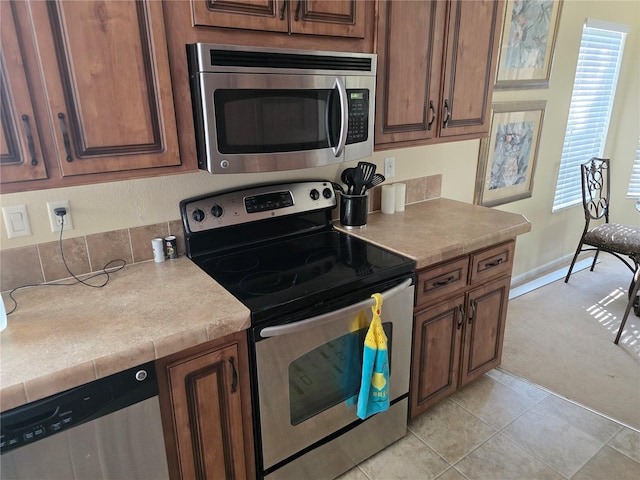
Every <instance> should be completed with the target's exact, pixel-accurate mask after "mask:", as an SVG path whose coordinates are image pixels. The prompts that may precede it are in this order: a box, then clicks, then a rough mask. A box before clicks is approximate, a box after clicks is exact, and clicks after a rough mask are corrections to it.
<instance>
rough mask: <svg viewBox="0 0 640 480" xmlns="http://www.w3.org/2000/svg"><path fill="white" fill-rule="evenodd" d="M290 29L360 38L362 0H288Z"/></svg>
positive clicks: (363, 14)
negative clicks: (293, 0) (292, 0)
mask: <svg viewBox="0 0 640 480" xmlns="http://www.w3.org/2000/svg"><path fill="white" fill-rule="evenodd" d="M288 4H289V8H290V9H291V10H292V11H291V13H290V14H289V24H290V30H291V33H306V34H311V35H329V36H332V37H350V38H364V36H365V5H366V2H363V1H362V0H342V1H335V0H333V1H331V0H297V1H295V2H288Z"/></svg>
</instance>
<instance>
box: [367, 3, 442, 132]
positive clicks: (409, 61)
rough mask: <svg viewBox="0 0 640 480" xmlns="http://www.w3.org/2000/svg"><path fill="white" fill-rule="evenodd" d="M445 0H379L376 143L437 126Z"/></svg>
mask: <svg viewBox="0 0 640 480" xmlns="http://www.w3.org/2000/svg"><path fill="white" fill-rule="evenodd" d="M446 10H447V5H446V3H445V2H435V1H434V2H424V1H416V2H387V1H383V2H380V17H379V19H378V22H379V23H378V32H379V34H378V48H377V54H378V76H377V91H376V130H375V143H376V145H378V144H387V143H398V142H406V141H412V140H413V141H416V140H428V139H431V138H433V137H434V136H435V134H436V132H437V124H436V112H437V110H438V109H439V102H440V95H439V88H440V75H441V72H442V49H443V46H444V24H445V16H446Z"/></svg>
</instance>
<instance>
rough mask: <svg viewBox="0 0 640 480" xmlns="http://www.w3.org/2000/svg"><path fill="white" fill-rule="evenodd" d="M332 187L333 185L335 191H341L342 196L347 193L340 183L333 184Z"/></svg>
mask: <svg viewBox="0 0 640 480" xmlns="http://www.w3.org/2000/svg"><path fill="white" fill-rule="evenodd" d="M331 185H333V188H334V189H335V190H337V191H339V192H340V193H342V194H344V193H345V191H344V188H343V187H342V185H340V184H339V183H335V182H331Z"/></svg>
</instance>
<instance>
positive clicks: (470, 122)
mask: <svg viewBox="0 0 640 480" xmlns="http://www.w3.org/2000/svg"><path fill="white" fill-rule="evenodd" d="M502 11H503V2H496V1H474V2H469V1H464V0H453V1H452V2H451V6H450V12H449V28H448V35H447V50H446V60H445V65H446V69H445V71H444V80H443V93H442V96H443V100H442V102H443V103H442V109H443V111H442V118H441V122H440V136H441V137H450V136H457V135H466V134H479V135H486V134H488V133H489V115H490V114H491V98H492V95H493V84H494V79H495V71H496V65H497V57H498V55H497V52H498V48H499V43H500V30H501V27H502Z"/></svg>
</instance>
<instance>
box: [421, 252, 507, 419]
mask: <svg viewBox="0 0 640 480" xmlns="http://www.w3.org/2000/svg"><path fill="white" fill-rule="evenodd" d="M513 250H514V242H507V243H504V244H500V245H497V246H493V247H490V248H488V249H484V250H482V251H479V252H475V253H473V254H471V255H468V256H464V257H460V258H457V259H454V260H451V261H447V262H444V263H442V264H439V265H436V266H434V267H430V268H427V269H425V270H423V271H421V272H418V281H417V285H416V306H415V308H414V324H413V352H412V366H411V391H410V399H411V405H410V417H411V418H413V417H415V416H417V415H419V414H421V413H423V412H425V411H426V410H428V409H429V408H430V407H431V406H433V405H434V404H436V403H437V402H439V401H440V400H442V399H443V398H445V397H447V396H448V395H450V394H452V393H454V392H455V391H456V390H457V389H459V388H460V387H462V386H464V385H466V384H468V383H469V382H471V381H473V380H475V379H476V378H478V377H479V376H481V375H482V374H484V373H486V372H488V371H489V370H491V369H492V368H495V367H497V366H498V365H500V362H501V359H502V344H503V340H504V328H505V322H506V318H507V302H508V300H509V285H510V281H511V268H512V266H513ZM467 266H468V267H467Z"/></svg>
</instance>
